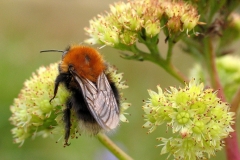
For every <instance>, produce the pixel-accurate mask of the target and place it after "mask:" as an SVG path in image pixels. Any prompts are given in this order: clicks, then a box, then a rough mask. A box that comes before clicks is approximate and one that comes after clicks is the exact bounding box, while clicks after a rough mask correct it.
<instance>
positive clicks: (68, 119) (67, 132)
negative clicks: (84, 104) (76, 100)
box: [63, 98, 72, 146]
mask: <svg viewBox="0 0 240 160" xmlns="http://www.w3.org/2000/svg"><path fill="white" fill-rule="evenodd" d="M66 106H67V108H66V109H65V110H64V111H63V121H64V123H65V144H64V146H69V145H70V144H69V143H68V139H69V136H70V129H71V125H72V124H71V108H72V103H71V98H69V99H68V100H67V103H66Z"/></svg>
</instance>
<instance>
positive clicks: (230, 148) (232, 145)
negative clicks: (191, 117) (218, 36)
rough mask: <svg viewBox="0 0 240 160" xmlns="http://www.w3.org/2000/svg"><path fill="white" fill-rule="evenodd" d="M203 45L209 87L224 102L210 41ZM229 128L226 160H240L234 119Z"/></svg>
mask: <svg viewBox="0 0 240 160" xmlns="http://www.w3.org/2000/svg"><path fill="white" fill-rule="evenodd" d="M204 45H205V47H204V49H205V50H204V51H205V55H206V60H207V65H208V70H209V75H210V79H211V85H212V87H213V88H214V89H215V90H218V93H217V96H218V97H219V98H220V99H221V101H223V102H226V98H225V95H224V92H223V87H222V85H221V82H220V79H219V76H218V72H217V67H216V57H215V54H214V52H213V45H212V41H211V39H210V38H205V41H204ZM239 92H240V91H239ZM239 94H240V93H239ZM231 107H233V106H231ZM233 108H235V109H234V111H235V113H236V111H237V109H236V108H237V107H233ZM231 127H232V128H233V129H234V132H231V133H230V134H229V136H228V137H227V138H225V144H226V147H225V150H226V156H227V159H228V160H240V154H239V153H240V152H239V147H238V139H237V132H236V119H235V123H234V124H233V125H232V126H231Z"/></svg>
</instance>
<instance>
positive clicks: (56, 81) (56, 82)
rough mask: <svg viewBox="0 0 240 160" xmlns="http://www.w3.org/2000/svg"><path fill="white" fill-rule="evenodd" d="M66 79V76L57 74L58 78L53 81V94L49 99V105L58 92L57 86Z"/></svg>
mask: <svg viewBox="0 0 240 160" xmlns="http://www.w3.org/2000/svg"><path fill="white" fill-rule="evenodd" d="M66 79H67V75H66V74H59V75H58V76H57V78H56V79H55V86H54V94H53V97H52V98H51V99H50V101H49V102H50V103H51V101H52V100H53V99H54V98H55V97H56V94H57V92H58V86H59V84H60V83H61V82H64V81H66Z"/></svg>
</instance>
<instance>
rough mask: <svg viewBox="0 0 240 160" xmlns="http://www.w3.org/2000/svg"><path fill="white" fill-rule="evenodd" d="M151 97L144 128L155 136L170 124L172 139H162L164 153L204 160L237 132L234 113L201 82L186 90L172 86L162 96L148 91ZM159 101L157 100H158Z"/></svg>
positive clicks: (194, 81) (187, 87) (192, 82)
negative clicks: (164, 125) (230, 135)
mask: <svg viewBox="0 0 240 160" xmlns="http://www.w3.org/2000/svg"><path fill="white" fill-rule="evenodd" d="M148 93H149V96H150V98H149V99H148V100H147V101H144V106H143V110H144V113H145V114H144V119H145V121H146V123H145V124H144V125H143V127H144V128H149V130H148V132H147V133H151V132H153V131H154V130H156V129H157V127H158V126H159V125H161V124H166V125H167V128H170V129H171V130H172V133H173V137H171V138H168V139H166V138H160V139H158V140H160V141H161V142H162V144H160V145H158V146H163V148H162V151H161V154H164V153H169V154H171V155H173V156H174V157H175V158H177V159H188V160H191V159H198V158H199V159H204V158H205V155H208V156H209V157H210V156H213V155H214V154H215V151H218V150H220V149H221V148H222V146H223V144H222V140H223V139H224V138H226V137H227V136H228V135H229V132H233V129H232V128H231V125H232V124H233V123H234V121H233V115H234V113H232V112H229V105H228V104H227V103H225V102H222V101H221V100H220V99H219V98H218V97H217V95H216V92H215V91H213V90H212V89H210V88H208V89H204V85H203V84H202V83H199V82H198V81H197V80H194V79H193V80H191V81H190V82H189V84H186V86H185V87H184V88H178V89H177V88H175V87H170V88H169V89H167V90H165V92H162V89H161V88H160V87H159V86H158V93H157V92H154V91H152V90H148ZM156 100H157V101H156Z"/></svg>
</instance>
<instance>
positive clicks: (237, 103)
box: [230, 87, 240, 114]
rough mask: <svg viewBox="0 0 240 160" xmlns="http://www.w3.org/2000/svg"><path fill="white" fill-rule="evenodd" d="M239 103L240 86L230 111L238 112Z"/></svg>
mask: <svg viewBox="0 0 240 160" xmlns="http://www.w3.org/2000/svg"><path fill="white" fill-rule="evenodd" d="M239 105H240V87H239V88H238V90H237V92H236V93H235V95H234V97H233V99H232V102H231V109H230V111H231V112H235V113H236V114H237V110H238V107H239Z"/></svg>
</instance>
